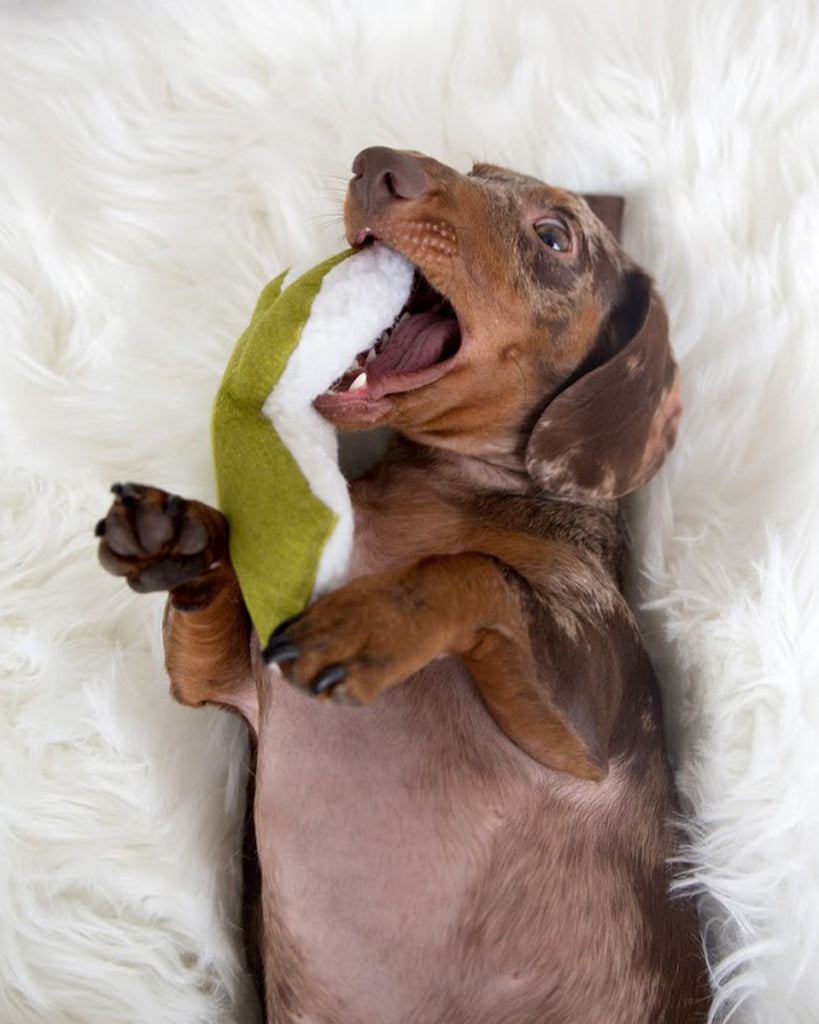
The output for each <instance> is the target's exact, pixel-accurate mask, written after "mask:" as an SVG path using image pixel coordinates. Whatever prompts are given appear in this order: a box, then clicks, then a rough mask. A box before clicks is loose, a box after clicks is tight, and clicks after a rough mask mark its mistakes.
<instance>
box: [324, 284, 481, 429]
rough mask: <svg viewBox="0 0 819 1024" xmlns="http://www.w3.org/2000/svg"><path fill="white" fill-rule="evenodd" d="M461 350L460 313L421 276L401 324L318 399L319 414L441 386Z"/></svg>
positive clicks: (380, 339) (361, 355)
mask: <svg viewBox="0 0 819 1024" xmlns="http://www.w3.org/2000/svg"><path fill="white" fill-rule="evenodd" d="M460 346H461V327H460V324H459V323H458V317H457V315H456V313H455V310H454V309H453V308H452V306H451V305H450V304H449V302H448V301H447V300H446V299H445V298H444V296H443V295H441V293H440V292H438V291H436V290H435V289H434V288H433V287H432V286H431V285H430V284H429V282H428V281H427V280H426V278H425V277H424V276H423V275H422V274H421V272H420V271H418V270H416V274H415V281H414V283H413V288H412V293H411V294H410V297H409V299H408V300H407V303H406V305H405V306H404V308H403V309H402V311H401V313H400V314H399V316H398V318H397V319H396V321H395V323H394V324H393V325H392V327H390V328H389V329H388V330H386V331H384V333H383V334H382V335H381V337H379V338H378V339H376V341H375V342H374V343H373V345H371V346H370V348H369V349H366V350H365V351H363V352H359V353H358V355H357V356H356V358H355V360H354V361H353V363H352V365H351V366H350V367H348V369H347V370H345V372H344V373H343V374H342V375H341V377H339V378H338V380H336V381H335V382H334V383H333V385H332V386H331V387H330V388H329V389H328V390H327V391H325V392H324V393H323V394H322V395H319V397H318V398H317V399H316V407H317V408H318V409H319V411H322V410H328V411H329V410H330V409H331V408H334V407H336V406H337V405H339V404H341V403H343V404H344V405H345V406H346V405H349V404H351V403H353V402H356V403H367V402H370V403H373V402H375V401H378V400H379V399H382V398H384V397H386V396H388V395H392V394H397V393H399V392H402V391H410V390H412V389H413V388H416V387H421V386H422V385H423V384H426V383H429V382H430V381H432V380H437V379H438V377H441V376H443V374H444V373H446V372H447V371H448V369H449V364H450V362H451V361H452V359H453V357H454V356H455V354H456V353H457V352H458V350H459V348H460Z"/></svg>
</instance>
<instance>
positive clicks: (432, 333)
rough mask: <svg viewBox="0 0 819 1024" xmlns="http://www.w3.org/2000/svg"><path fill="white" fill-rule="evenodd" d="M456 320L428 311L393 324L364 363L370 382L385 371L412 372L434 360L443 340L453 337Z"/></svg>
mask: <svg viewBox="0 0 819 1024" xmlns="http://www.w3.org/2000/svg"><path fill="white" fill-rule="evenodd" d="M458 329H459V328H458V321H457V320H455V319H454V318H453V317H451V316H444V315H442V314H441V313H436V312H433V311H428V312H426V313H413V314H411V315H410V316H407V317H404V319H403V320H402V321H401V322H400V323H398V324H396V326H395V327H394V328H393V331H392V334H391V335H390V336H389V338H388V339H387V342H386V344H385V345H384V348H383V349H382V350H381V352H379V354H378V355H377V356H376V357H375V358H374V359H371V360H370V361H369V362H368V363H367V380H368V382H370V383H371V384H374V383H375V382H376V381H379V380H381V379H382V378H383V377H386V376H387V374H404V373H414V372H415V371H417V370H425V369H426V368H427V367H429V366H433V365H434V364H435V363H437V362H438V361H439V360H440V358H441V356H442V355H443V352H444V347H445V346H446V343H447V342H448V341H450V340H451V339H452V338H454V337H457V334H458Z"/></svg>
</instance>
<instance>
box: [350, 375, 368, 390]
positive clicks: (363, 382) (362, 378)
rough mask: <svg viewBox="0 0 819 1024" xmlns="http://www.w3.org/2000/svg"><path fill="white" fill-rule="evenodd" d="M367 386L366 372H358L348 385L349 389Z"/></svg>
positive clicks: (359, 388)
mask: <svg viewBox="0 0 819 1024" xmlns="http://www.w3.org/2000/svg"><path fill="white" fill-rule="evenodd" d="M366 386H367V374H366V373H359V375H358V376H357V377H356V379H355V380H354V381H353V383H352V384H351V385H350V391H360V390H361V388H365V387H366Z"/></svg>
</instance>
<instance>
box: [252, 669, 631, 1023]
mask: <svg viewBox="0 0 819 1024" xmlns="http://www.w3.org/2000/svg"><path fill="white" fill-rule="evenodd" d="M259 739H260V743H259V765H258V779H257V794H256V801H257V802H256V825H257V833H258V843H259V855H260V859H261V863H262V867H263V872H264V874H265V876H266V887H267V888H266V895H265V913H266V917H267V922H268V925H272V927H268V928H267V932H268V940H269V941H271V939H272V942H273V946H274V948H272V949H270V950H269V951H268V955H270V956H272V957H273V959H274V962H275V960H276V958H277V957H278V958H280V965H281V970H282V972H283V974H284V975H286V977H284V978H283V979H282V991H283V992H284V993H285V998H284V1002H285V1003H286V1004H289V1006H288V1008H287V1010H286V1011H282V1012H280V1015H279V1019H280V1020H281V1021H287V1022H291V1021H292V1022H296V1021H298V1022H299V1024H353V1022H355V1024H458V1022H461V1021H463V1022H464V1024H467V1022H468V1024H498V1022H500V1021H503V1022H505V1024H533V1022H535V1021H537V1022H538V1024H540V1022H542V1021H545V1020H548V1019H550V1018H551V1017H552V1014H556V1013H558V1012H560V1013H562V1012H563V1009H564V1008H563V1007H561V1001H562V1000H561V996H560V995H559V993H560V992H561V990H563V991H565V990H566V985H565V984H563V983H562V981H561V977H562V976H563V981H565V979H566V978H568V977H569V976H570V975H571V974H572V972H574V973H575V975H576V974H577V959H578V955H579V956H581V957H582V956H583V955H584V951H583V948H582V947H583V944H584V943H587V944H591V943H593V944H597V942H599V941H601V935H600V934H599V914H603V915H605V914H606V905H607V903H608V902H610V900H611V901H614V902H615V903H617V913H619V915H620V919H619V920H618V921H617V922H616V927H617V928H618V929H623V928H629V927H632V928H634V926H635V923H636V915H637V913H638V912H637V910H636V908H635V907H634V906H632V905H631V902H630V900H629V898H628V897H627V896H626V895H625V894H624V892H622V891H619V890H620V887H619V886H617V885H615V886H614V888H615V889H616V890H618V891H617V892H616V893H615V892H612V893H611V896H610V897H609V896H607V893H606V891H605V890H606V889H607V888H608V887H610V883H611V879H610V878H609V879H608V882H607V884H606V885H603V886H602V888H601V887H600V886H596V882H595V879H594V878H589V877H588V871H589V868H588V866H587V865H583V864H582V863H576V870H577V871H579V872H580V873H581V874H580V876H579V877H578V882H581V881H582V889H583V891H584V892H586V893H588V892H589V886H590V884H591V886H592V888H593V889H594V888H596V889H597V891H595V892H594V893H593V896H591V897H588V902H589V908H588V910H589V913H587V912H586V910H587V908H584V907H583V906H582V905H578V900H579V899H580V898H579V897H578V894H577V893H572V892H570V891H568V890H569V889H571V880H570V878H569V874H568V872H566V871H564V869H563V868H562V867H561V863H562V862H565V863H568V862H569V859H570V858H574V861H575V862H577V861H578V855H577V850H578V849H579V848H580V849H582V847H583V842H584V839H583V834H582V833H583V832H584V829H585V821H586V820H587V819H588V818H589V817H593V816H594V813H593V812H594V807H595V806H597V807H598V808H602V807H604V806H606V805H608V807H609V808H610V809H612V810H613V809H614V806H615V804H616V802H617V792H618V790H619V789H620V783H619V782H618V779H617V773H614V775H613V776H612V777H610V779H609V780H607V781H606V782H605V783H603V784H601V785H600V786H595V784H593V783H581V782H574V781H571V780H566V778H565V777H559V778H558V777H556V776H555V775H554V773H551V772H548V770H546V769H543V768H541V767H540V766H538V765H535V764H534V763H533V762H531V761H530V760H529V759H528V758H526V757H525V756H524V755H523V754H521V753H520V751H518V750H517V749H516V748H515V747H513V746H512V744H511V743H510V742H509V741H508V740H507V738H506V737H505V736H503V735H502V734H501V733H500V731H499V730H498V729H497V727H496V726H495V725H494V723H493V722H492V721H491V719H490V718H489V716H488V715H487V713H486V711H485V709H484V707H483V705H482V703H481V702H480V698H479V697H478V696H477V693H476V691H475V689H474V685H473V683H472V681H471V679H470V677H469V675H468V673H467V672H466V670H465V669H464V668H463V666H462V665H461V663H460V662H458V661H456V660H454V659H445V660H442V661H439V662H436V663H433V664H432V665H429V666H428V667H427V668H426V669H425V670H424V671H423V672H422V673H419V675H418V676H416V677H414V678H413V679H412V680H411V681H409V682H408V683H405V684H403V685H402V686H400V687H397V688H396V689H395V690H392V691H390V692H388V693H387V694H385V695H383V696H382V697H381V698H379V700H378V702H376V704H374V705H372V706H370V707H367V708H347V707H340V706H337V705H331V704H324V703H319V702H316V701H315V700H313V699H311V698H309V697H307V696H304V695H302V694H301V693H297V692H295V691H294V690H292V689H291V688H290V687H289V685H288V684H286V683H284V682H283V681H282V680H281V679H280V678H276V679H275V680H274V681H273V682H272V685H271V688H270V691H269V693H268V695H267V698H266V699H265V700H264V701H263V705H262V718H261V725H260V736H259ZM561 793H562V794H563V795H561ZM589 812H592V813H591V814H589ZM552 814H554V821H555V823H559V822H562V824H556V827H552V826H551V825H550V817H551V816H552ZM567 828H568V831H567ZM580 860H581V861H582V856H581V857H580ZM555 883H556V885H555ZM580 903H582V899H580ZM592 907H593V908H594V909H592ZM569 914H571V915H574V916H575V917H576V916H577V915H578V914H579V915H580V919H579V920H580V923H579V925H578V926H577V927H576V928H575V933H574V934H573V935H571V936H570V937H569V938H568V939H566V938H565V937H563V935H562V933H563V932H564V931H565V926H566V920H567V915H569ZM610 920H611V919H610ZM611 923H614V921H611ZM635 937H636V936H635ZM628 945H629V944H628V943H624V945H623V951H624V955H625V956H626V958H627V957H628V955H629V951H628ZM277 946H278V948H276V947H277ZM544 950H545V951H549V952H548V953H547V954H546V955H544ZM627 969H628V968H627V965H626V970H627ZM274 973H275V972H274ZM635 980H636V979H635ZM627 987H628V986H627ZM641 987H642V986H641V985H640V984H637V985H636V987H635V988H634V990H633V991H632V997H633V998H631V1000H630V1005H629V1007H628V1013H629V1016H628V1017H627V1018H623V1019H628V1020H635V1019H640V1018H639V1016H638V1015H637V1014H636V1013H635V1011H638V1005H639V1002H640V999H641V996H644V995H645V993H644V992H642V991H639V990H640V989H641ZM589 994H590V993H589V992H588V991H587V992H586V995H587V996H588V995H589ZM573 1001H574V1000H573ZM600 1008H601V1016H600V1017H599V1020H600V1021H601V1024H602V1022H603V1021H606V1022H607V1024H609V1022H614V1021H616V1020H619V1017H618V1016H617V1014H616V1012H615V1013H614V1014H612V1013H611V1007H606V1008H605V1010H604V1009H603V1005H602V1004H600ZM584 1012H585V1016H584V1017H583V1020H584V1024H596V1022H597V1020H598V1017H597V1015H596V1014H594V1013H593V1012H592V1011H590V1010H587V1011H584ZM554 1019H561V1020H562V1019H572V1020H574V1019H575V1018H574V1017H571V1018H564V1017H558V1016H555V1018H554ZM577 1019H580V1018H577ZM273 1024H278V1020H276V1019H275V1018H274V1022H273Z"/></svg>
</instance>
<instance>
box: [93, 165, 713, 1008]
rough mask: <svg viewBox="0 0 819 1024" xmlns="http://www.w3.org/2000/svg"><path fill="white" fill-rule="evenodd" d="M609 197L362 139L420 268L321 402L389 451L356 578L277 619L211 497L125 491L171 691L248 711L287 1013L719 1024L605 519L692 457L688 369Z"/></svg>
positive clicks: (377, 218)
mask: <svg viewBox="0 0 819 1024" xmlns="http://www.w3.org/2000/svg"><path fill="white" fill-rule="evenodd" d="M621 213H622V200H619V199H618V198H617V197H599V196H588V197H585V198H584V197H582V196H579V195H576V194H573V193H571V192H567V191H564V190H562V189H559V188H553V187H549V186H547V185H544V184H543V183H542V182H540V181H538V180H536V179H535V178H532V177H528V176H526V175H522V174H517V173H514V172H512V171H509V170H506V169H504V168H501V167H498V166H495V165H491V164H485V163H482V164H477V165H476V166H475V167H474V168H473V169H472V171H471V172H470V173H468V174H461V173H459V172H457V171H455V170H453V169H451V168H449V167H447V166H445V165H443V164H441V163H439V162H438V161H436V160H434V159H432V158H429V157H426V156H424V155H422V154H420V153H416V152H409V151H396V150H392V149H388V148H385V147H372V148H369V149H365V150H364V151H363V152H361V153H359V155H358V156H357V157H356V159H355V161H354V164H353V178H352V180H351V182H350V185H349V189H348V192H347V196H346V200H345V206H344V220H345V229H346V234H347V238H348V240H349V242H350V244H351V245H352V246H354V247H361V246H364V245H370V244H378V245H386V246H390V247H392V248H394V249H396V250H398V251H399V252H401V253H402V254H403V255H404V256H406V257H407V258H408V259H409V260H411V261H412V263H413V264H414V265H415V268H416V286H415V288H414V289H413V296H412V298H411V299H410V300H409V303H408V308H407V314H408V315H407V316H406V317H404V318H403V320H402V321H399V323H398V324H397V325H396V326H395V327H394V328H393V330H392V334H391V335H390V336H388V337H387V339H386V343H383V344H381V345H380V346H379V348H378V349H377V350H376V352H375V353H374V354H373V355H371V357H370V359H369V361H368V362H367V364H366V366H367V379H366V382H362V381H358V382H357V386H356V387H355V388H354V389H350V388H349V387H347V384H348V383H349V382H348V381H345V380H344V379H342V380H340V381H337V382H336V384H335V385H334V386H333V387H331V388H330V389H329V390H328V391H326V392H325V393H324V394H322V395H321V396H319V397H318V398H317V399H316V401H315V407H316V409H317V410H318V411H319V412H320V413H321V415H322V416H324V417H325V418H326V419H327V420H329V421H330V422H331V423H332V424H334V425H335V426H337V427H338V428H339V429H341V430H343V431H355V430H361V429H363V428H372V427H383V426H388V427H390V428H391V429H392V431H394V438H393V440H392V442H391V444H390V446H389V448H388V450H387V452H386V454H385V455H384V456H383V458H382V459H381V460H380V461H379V462H378V463H377V464H376V465H375V466H374V467H372V468H371V469H369V470H368V471H367V472H365V473H364V474H363V475H362V476H361V477H359V478H358V479H355V480H353V481H352V482H351V484H350V490H351V496H352V500H353V505H354V510H355V541H354V552H353V557H352V563H351V569H350V573H349V578H348V581H347V582H346V584H345V585H344V586H341V587H340V588H339V589H337V590H335V591H333V592H331V593H329V594H327V595H326V596H324V597H322V598H320V599H319V600H316V601H315V602H314V603H312V604H310V605H309V606H308V607H307V608H306V609H305V610H304V611H303V612H302V613H301V614H300V615H297V616H296V617H294V618H293V619H290V620H288V621H286V622H284V623H282V624H281V625H280V626H279V627H278V628H277V629H276V630H275V631H274V633H273V635H272V637H270V638H267V637H264V638H259V637H257V636H256V635H255V633H254V631H253V629H252V627H251V625H250V621H249V618H248V614H247V610H246V608H245V605H244V603H243V601H242V597H241V593H240V591H239V586H238V583H237V579H236V576H235V573H234V572H233V569H232V568H231V563H230V553H229V544H228V525H227V523H226V521H225V519H224V517H223V516H222V515H221V514H220V513H219V512H217V511H216V510H215V509H213V508H210V507H208V506H206V505H204V504H202V503H199V502H197V501H193V500H191V501H187V500H183V499H182V498H180V497H178V496H176V495H169V494H167V493H166V492H164V491H161V490H159V489H157V488H152V487H146V486H142V485H136V484H125V485H115V486H114V492H115V499H114V502H113V505H112V506H111V508H110V511H109V512H108V514H107V516H106V518H105V519H104V520H102V521H101V522H100V524H98V528H97V533H98V536H100V538H101V539H100V559H101V561H102V564H103V566H104V567H105V568H106V569H108V570H109V571H110V572H112V573H114V574H117V575H120V576H124V577H125V579H126V580H127V582H128V584H129V585H130V586H131V587H132V588H133V589H134V590H136V591H139V592H149V591H157V590H164V591H168V592H169V599H168V604H167V610H166V617H165V623H164V640H165V651H166V659H167V668H168V672H169V675H170V680H171V688H172V693H173V695H174V696H175V697H176V699H177V700H179V701H181V702H182V703H184V704H189V705H201V704H204V703H214V704H221V705H225V706H227V707H229V708H232V709H234V710H238V711H239V712H240V713H241V714H242V715H243V716H244V718H245V719H246V720H247V722H248V723H249V726H250V730H251V733H252V737H253V740H254V748H255V750H256V776H255V799H254V803H253V819H254V823H255V841H256V844H257V852H258V864H259V866H260V871H261V917H262V922H263V925H262V930H263V942H262V959H263V963H264V980H265V1003H266V1012H267V1018H268V1020H269V1021H270V1024H699V1022H704V1021H705V1020H706V1017H707V1012H708V1004H709V987H708V980H707V971H706V968H705V960H704V956H703V950H702V943H701V938H700V934H699V929H698V922H697V915H696V909H695V907H694V904H693V902H692V900H691V899H689V898H687V897H684V896H680V895H675V894H672V883H673V881H674V867H673V865H674V864H675V863H676V862H678V860H679V856H680V841H679V837H678V836H677V834H676V831H675V828H674V825H673V819H674V816H675V813H676V800H675V796H674V790H673V784H672V781H671V777H670V771H669V767H668V764H667V761H666V755H665V749H664V742H663V735H662V721H661V705H660V698H659V693H658V688H657V682H656V678H655V675H654V673H653V670H652V667H651V664H650V662H649V659H648V656H647V654H646V651H645V649H644V646H643V643H642V641H641V637H640V634H639V632H638V629H637V626H636V623H635V619H634V616H633V614H632V612H631V611H630V609H629V607H628V606H627V604H626V601H625V599H624V597H623V578H624V571H625V563H626V541H625V530H624V526H623V520H622V517H621V511H620V504H619V503H620V499H622V498H623V497H624V496H625V495H627V494H629V493H631V492H632V491H634V490H635V489H637V488H638V487H640V486H641V485H642V484H644V483H645V482H646V481H647V480H649V479H650V478H651V477H652V475H653V474H654V473H655V472H656V471H657V470H658V468H659V467H660V465H661V463H662V462H663V459H664V458H665V455H666V453H667V452H668V450H669V449H670V448H671V446H672V445H673V443H674V440H675V437H676V433H677V427H678V422H679V418H680V408H681V407H680V397H679V383H678V377H679V375H678V370H677V367H676V364H675V362H674V359H673V356H672V354H671V350H670V347H669V343H668V327H667V319H666V314H665V312H664V308H663V304H662V302H661V300H660V298H659V296H658V294H657V292H656V290H655V287H654V285H653V282H652V280H651V278H650V277H649V275H648V274H647V273H646V272H645V271H644V270H642V269H641V268H640V267H638V266H637V265H636V264H635V263H634V262H633V261H632V260H631V259H630V258H629V257H628V256H627V255H626V253H625V252H624V251H623V249H622V248H621V247H620V244H619V241H618V238H619V222H620V217H621ZM273 585H275V581H274V580H271V586H273ZM263 644H265V646H264V647H263V646H262V645H263Z"/></svg>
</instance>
